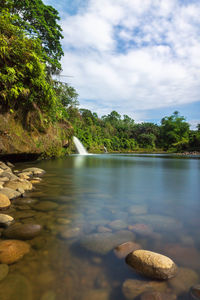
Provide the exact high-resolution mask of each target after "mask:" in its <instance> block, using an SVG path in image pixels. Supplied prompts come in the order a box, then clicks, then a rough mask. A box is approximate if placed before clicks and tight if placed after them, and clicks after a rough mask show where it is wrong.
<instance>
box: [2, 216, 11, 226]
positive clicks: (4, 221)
mask: <svg viewBox="0 0 200 300" xmlns="http://www.w3.org/2000/svg"><path fill="white" fill-rule="evenodd" d="M13 222H14V219H13V217H11V216H9V215H5V214H0V226H9V225H11V224H12V223H13Z"/></svg>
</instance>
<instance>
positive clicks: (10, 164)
mask: <svg viewBox="0 0 200 300" xmlns="http://www.w3.org/2000/svg"><path fill="white" fill-rule="evenodd" d="M6 165H7V166H8V167H10V168H14V167H15V166H14V165H13V164H12V163H11V162H9V161H7V162H6Z"/></svg>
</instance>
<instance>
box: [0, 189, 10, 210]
mask: <svg viewBox="0 0 200 300" xmlns="http://www.w3.org/2000/svg"><path fill="white" fill-rule="evenodd" d="M0 192H1V191H0ZM10 204H11V203H10V200H9V198H8V197H7V196H6V195H4V194H1V193H0V210H1V209H6V208H8V207H9V206H10Z"/></svg>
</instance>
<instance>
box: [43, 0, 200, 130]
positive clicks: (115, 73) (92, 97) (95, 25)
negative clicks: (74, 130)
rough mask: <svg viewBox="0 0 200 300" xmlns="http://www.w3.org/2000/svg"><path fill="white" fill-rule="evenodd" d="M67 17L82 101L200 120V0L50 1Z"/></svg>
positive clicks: (101, 109)
mask: <svg viewBox="0 0 200 300" xmlns="http://www.w3.org/2000/svg"><path fill="white" fill-rule="evenodd" d="M44 3H45V4H50V5H52V6H54V7H55V8H56V9H57V10H58V11H59V12H60V16H61V25H62V28H63V35H64V40H63V48H64V53H65V56H64V58H63V59H62V67H63V74H64V75H69V76H72V77H69V78H66V80H67V81H68V83H69V84H71V85H72V86H74V87H75V88H76V89H77V91H78V93H79V102H80V106H81V107H84V108H88V109H90V110H92V111H95V112H97V113H98V114H99V115H100V116H101V115H104V114H108V113H110V112H111V111H112V110H116V111H118V112H119V113H120V114H121V115H123V114H127V115H129V116H131V117H132V118H133V119H134V120H135V121H136V122H141V121H152V122H159V121H160V119H161V118H162V117H164V116H166V115H170V114H172V113H173V111H175V110H178V111H180V113H181V115H184V116H185V117H186V118H187V120H188V122H190V123H191V125H192V127H193V128H194V127H195V125H196V124H197V123H200V18H199V16H200V1H199V0H198V1H197V0H190V1H189V0H167V1H166V0H73V1H72V0H65V1H63V0H62V1H61V0H57V1H55V0H45V1H44Z"/></svg>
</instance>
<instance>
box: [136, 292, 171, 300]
mask: <svg viewBox="0 0 200 300" xmlns="http://www.w3.org/2000/svg"><path fill="white" fill-rule="evenodd" d="M176 299H177V297H176V295H174V294H172V293H161V292H147V293H144V294H142V295H141V296H140V300H176Z"/></svg>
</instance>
